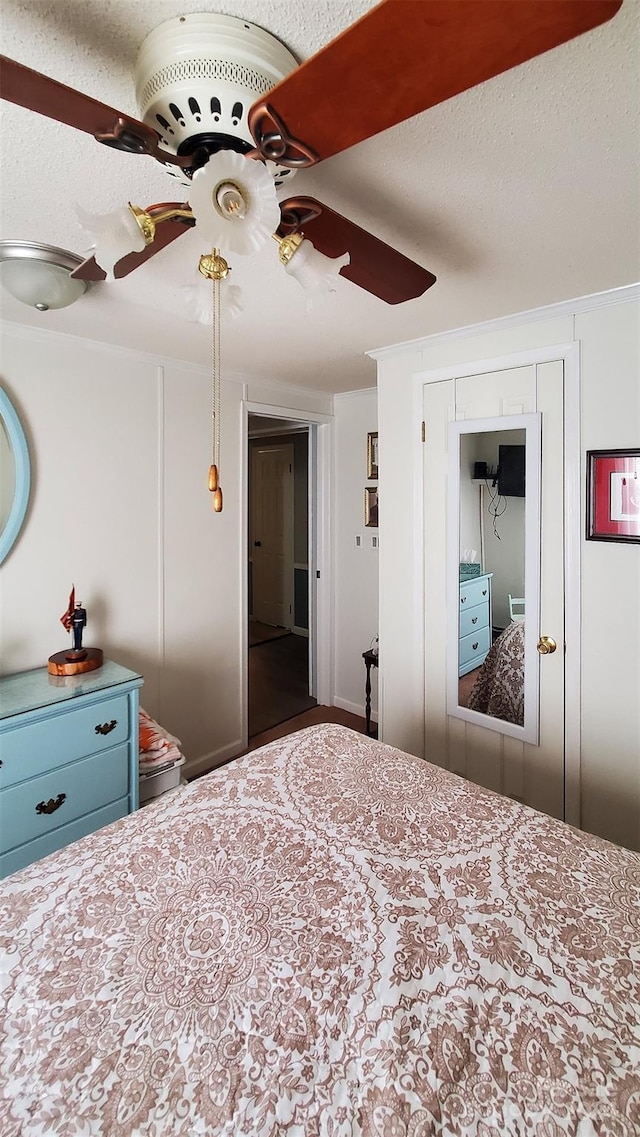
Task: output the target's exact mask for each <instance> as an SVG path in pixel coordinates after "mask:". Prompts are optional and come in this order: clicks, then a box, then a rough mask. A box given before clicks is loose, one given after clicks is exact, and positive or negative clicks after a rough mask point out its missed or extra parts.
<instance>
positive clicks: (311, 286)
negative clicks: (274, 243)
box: [278, 233, 351, 294]
mask: <svg viewBox="0 0 640 1137" xmlns="http://www.w3.org/2000/svg"><path fill="white" fill-rule="evenodd" d="M278 254H279V257H280V261H281V263H282V264H283V265H284V270H285V272H287V273H288V274H289V276H292V277H293V278H294V280H297V282H298V284H300V285H301V286H302V287H303V288H304V290H305V292H307V293H309V294H313V293H316V294H317V293H320V292H335V290H336V280H337V278H338V276H339V275H340V269H341V268H344V267H345V265H348V264H350V263H351V255H350V254H349V253H343V254H342V256H340V257H327V256H325V254H324V253H321V252H320V251H319V250H318V249H316V248H315V247H314V245H313V244H312V242H311V241H309V240H308V238H305V237H304V235H303V234H302V233H293V234H292V235H291V236H289V237H283V238H282V239H281V240H280V242H279V250H278Z"/></svg>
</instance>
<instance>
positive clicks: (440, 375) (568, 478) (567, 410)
mask: <svg viewBox="0 0 640 1137" xmlns="http://www.w3.org/2000/svg"><path fill="white" fill-rule="evenodd" d="M557 361H562V363H563V371H564V518H565V523H564V606H565V652H564V671H565V720H564V818H565V821H567V822H568V823H569V824H570V825H575V826H576V827H578V828H579V827H580V742H581V738H580V731H581V724H580V718H581V716H580V699H581V683H580V661H581V624H580V611H581V595H580V584H581V580H580V553H581V542H582V515H581V501H582V494H581V485H582V483H581V477H580V469H581V464H580V345H579V344H578V343H575V342H574V343H561V344H555V345H552V346H550V347H541V348H532V349H530V350H527V351H518V352H513V353H511V354H508V355H500V356H494V357H492V358H490V359H476V360H473V361H471V362H468V363H467V362H465V363H459V364H454V365H450V366H447V367H440V368H432V369H429V370H426V371H418V372H414V374H413V376H412V382H413V421H414V431H413V436H414V439H415V442H414V479H413V484H414V500H413V520H414V525H413V532H414V543H413V556H414V588H415V595H414V598H413V602H414V611H415V612H416V615H417V617H418V618H417V619H416V620H415V625H414V627H415V632H414V643H413V651H414V660H415V665H416V668H417V669H418V672H419V674H421V675H422V699H423V714H422V719H423V721H424V651H425V643H424V623H425V596H424V541H425V538H426V534H425V532H424V446H423V440H422V423H423V405H424V403H423V400H424V388H425V386H427V385H428V384H430V383H441V382H443V381H445V380H448V379H462V378H468V377H470V376H473V375H482V374H490V373H491V372H494V371H503V370H509V369H511V368H515V367H527V366H530V365H532V364H533V365H537V364H545V363H554V362H557ZM423 745H424V742H423ZM423 753H424V750H423Z"/></svg>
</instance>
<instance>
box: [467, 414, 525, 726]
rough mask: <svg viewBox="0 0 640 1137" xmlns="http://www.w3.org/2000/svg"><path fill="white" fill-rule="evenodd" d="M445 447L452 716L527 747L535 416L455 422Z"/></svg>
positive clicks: (512, 416) (511, 416) (513, 416)
mask: <svg viewBox="0 0 640 1137" xmlns="http://www.w3.org/2000/svg"><path fill="white" fill-rule="evenodd" d="M449 442H450V479H449V481H450V488H449V502H448V506H449V521H450V530H449V533H450V539H449V547H448V564H447V577H448V583H449V586H450V587H449V590H448V596H449V598H450V600H449V607H450V609H453V614H452V613H451V611H450V613H449V615H450V622H449V632H448V639H449V645H448V646H449V650H448V659H449V661H450V662H449V676H448V695H447V703H448V708H447V709H448V713H449V714H454V715H458V716H459V717H462V718H466V719H467V720H469V721H472V722H477V723H480V724H482V725H485V726H490V727H491V728H492V729H496V730H501V731H502V732H503V733H506V734H511V735H515V736H517V737H521V738H523V739H524V740H526V741H533V740H534V736H535V738H537V720H538V706H537V698H538V696H537V686H538V685H537V668H538V662H537V655H536V651H535V643H534V644H533V655H532V654H531V642H530V641H531V638H532V637H534V636H536V634H537V633H536V628H537V613H538V610H539V571H538V569H537V567H536V566H537V564H538V563H539V480H540V428H539V416H538V415H510V416H505V417H502V418H497V419H483V420H474V421H470V420H467V421H461V422H455V423H451V426H450V439H449ZM528 632H529V634H527V633H528Z"/></svg>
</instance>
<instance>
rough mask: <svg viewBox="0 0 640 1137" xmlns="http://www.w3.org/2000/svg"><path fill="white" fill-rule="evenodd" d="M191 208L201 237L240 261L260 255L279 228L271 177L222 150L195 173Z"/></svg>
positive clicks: (255, 164) (262, 168) (253, 163)
mask: <svg viewBox="0 0 640 1137" xmlns="http://www.w3.org/2000/svg"><path fill="white" fill-rule="evenodd" d="M189 204H190V206H191V208H192V210H193V214H194V217H195V219H196V224H197V227H198V236H199V237H201V238H204V240H205V241H208V242H209V244H211V245H212V246H214V247H215V248H219V249H221V250H222V251H223V252H231V253H238V254H240V256H247V255H249V254H251V253H257V252H258V250H259V249H261V248H262V246H263V245H264V244H266V242H267V241H268V240H269V239H270V238H271V236H272V234H273V233H274V232H275V230H276V229H277V228H278V225H279V224H280V206H279V205H278V200H277V198H276V187H275V185H274V183H273V178H272V177H271V174H270V173H269V171H268V170H267V169H265V166H264V164H263V163H262V162H260V161H258V160H257V159H253V158H243V157H242V155H241V154H236V153H235V151H234V150H221V151H220V152H219V153H218V154H214V155H213V156H212V157H211V158H210V159H209V161H208V162H207V163H206V165H204V166H202V167H201V168H200V169H199V170H197V171H196V173H195V174H194V175H193V181H192V184H191V193H190V194H189ZM234 206H236V208H234Z"/></svg>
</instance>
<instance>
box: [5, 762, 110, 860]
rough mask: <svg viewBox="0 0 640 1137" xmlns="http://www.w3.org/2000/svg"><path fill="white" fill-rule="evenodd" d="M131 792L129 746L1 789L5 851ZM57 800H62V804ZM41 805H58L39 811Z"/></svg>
mask: <svg viewBox="0 0 640 1137" xmlns="http://www.w3.org/2000/svg"><path fill="white" fill-rule="evenodd" d="M128 792H129V765H128V746H127V744H126V743H125V744H124V745H122V746H117V747H115V748H114V749H112V750H109V751H107V752H106V753H104V754H94V755H92V756H91V757H90V758H83V759H82V760H81V761H79V762H73V763H71V765H69V766H61V767H60V768H59V769H56V770H52V771H50V772H49V773H48V774H43V775H42V776H41V777H39V778H33V779H32V780H31V781H30V782H27V783H24V782H23V783H19V784H18V785H15V786H10V787H9V788H8V789H3V790H2V792H0V834H1V837H0V841H1V850H0V851H2V852H6V851H7V850H9V849H12V848H14V847H15V846H16V845H22V844H23V843H25V842H28V841H33V840H35V838H37V837H42V836H44V835H46V834H47V833H50V832H51V831H52V830H54V829H59V828H60V827H61V826H64V825H66V824H67V823H68V822H70V821H75V820H76V818H79V817H82V815H83V814H85V813H92V812H94V811H95V810H97V809H100V808H101V807H102V806H104V805H107V804H108V803H109V802H112V801H115V800H116V799H117V798H123V797H125V796H126V795H127V794H128ZM58 803H59V804H58ZM38 805H44V806H46V805H50V806H55V808H53V810H52V812H50V813H47V812H37V810H36V807H37V806H38Z"/></svg>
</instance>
